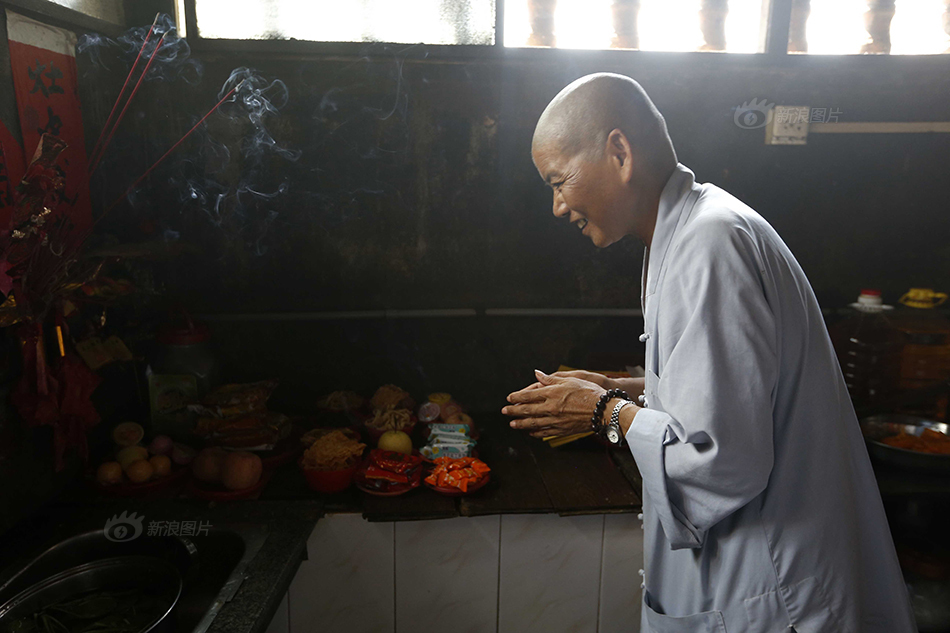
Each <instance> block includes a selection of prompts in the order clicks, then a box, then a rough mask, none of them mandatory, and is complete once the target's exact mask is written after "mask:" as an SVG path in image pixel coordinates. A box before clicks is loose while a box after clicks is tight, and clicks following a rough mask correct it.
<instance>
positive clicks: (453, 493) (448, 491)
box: [422, 473, 491, 497]
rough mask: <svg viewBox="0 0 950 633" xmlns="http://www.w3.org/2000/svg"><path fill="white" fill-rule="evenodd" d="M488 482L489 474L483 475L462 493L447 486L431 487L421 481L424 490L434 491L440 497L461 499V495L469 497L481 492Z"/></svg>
mask: <svg viewBox="0 0 950 633" xmlns="http://www.w3.org/2000/svg"><path fill="white" fill-rule="evenodd" d="M490 480H491V473H485V476H484V477H482V478H481V479H479V480H478V482H476V483H475V484H472V485H470V486H469V487H468V490H467V491H465V492H462V491H461V490H459V489H458V488H450V487H447V486H433V485H432V484H430V483H429V482H427V481H426V480H425V479H423V480H422V481H423V483H424V484H425V485H426V488H428V489H430V490H434V491H436V492H438V493H439V494H440V495H446V496H448V497H461V496H463V495H470V494H472V493H473V492H475V491H476V490H481V489H482V488H484V487H485V484H487V483H488V482H489V481H490Z"/></svg>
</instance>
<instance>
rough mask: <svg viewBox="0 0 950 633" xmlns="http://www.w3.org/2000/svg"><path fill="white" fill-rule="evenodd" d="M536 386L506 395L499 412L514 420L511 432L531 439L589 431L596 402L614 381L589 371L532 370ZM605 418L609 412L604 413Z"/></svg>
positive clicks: (613, 384)
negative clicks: (521, 432)
mask: <svg viewBox="0 0 950 633" xmlns="http://www.w3.org/2000/svg"><path fill="white" fill-rule="evenodd" d="M534 373H535V377H536V378H537V379H538V381H537V382H535V383H533V384H531V385H528V386H527V387H525V388H524V389H522V390H520V391H515V392H514V393H511V394H509V395H508V402H509V403H510V404H508V405H507V406H506V407H504V408H503V409H502V410H501V412H502V413H503V414H505V415H508V416H511V417H512V418H515V419H513V420H512V421H511V428H513V429H520V430H524V431H528V432H529V433H530V434H531V435H532V436H534V437H549V436H562V435H571V434H573V433H583V432H585V431H590V430H591V429H590V418H591V415H593V413H594V409H595V408H596V407H597V401H598V400H600V397H601V395H603V394H604V392H605V391H606V390H607V389H611V388H614V387H616V386H617V385H616V384H615V381H614V380H612V379H611V378H608V377H606V376H604V375H602V374H596V373H594V372H589V371H582V370H576V371H559V372H555V373H553V374H550V375H548V374H545V373H544V372H542V371H539V370H537V369H536V370H534ZM607 415H609V412H607Z"/></svg>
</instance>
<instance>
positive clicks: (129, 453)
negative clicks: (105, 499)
mask: <svg viewBox="0 0 950 633" xmlns="http://www.w3.org/2000/svg"><path fill="white" fill-rule="evenodd" d="M112 439H113V441H114V442H115V450H114V452H113V456H112V457H113V458H112V459H108V460H106V461H104V462H102V463H101V464H99V466H98V467H97V468H96V470H95V472H94V473H90V476H89V479H90V480H91V481H92V483H93V485H94V486H95V487H96V488H97V489H98V490H99V491H101V492H103V493H106V494H110V495H114V496H119V497H132V496H139V495H144V494H148V493H152V492H157V491H159V490H162V489H164V488H166V487H168V486H170V485H172V484H174V483H175V482H179V481H181V480H183V479H184V478H185V477H186V476H187V475H188V465H189V464H190V463H191V460H192V459H193V458H194V456H195V453H196V451H195V449H193V448H192V447H190V446H188V445H187V444H178V443H176V442H173V441H172V439H171V438H170V437H168V436H167V435H156V436H155V437H154V438H152V440H151V441H150V442H149V443H148V445H147V446H146V445H144V440H145V430H144V429H143V428H142V426H141V425H140V424H137V423H135V422H123V423H122V424H119V425H117V426H116V427H115V429H113V431H112Z"/></svg>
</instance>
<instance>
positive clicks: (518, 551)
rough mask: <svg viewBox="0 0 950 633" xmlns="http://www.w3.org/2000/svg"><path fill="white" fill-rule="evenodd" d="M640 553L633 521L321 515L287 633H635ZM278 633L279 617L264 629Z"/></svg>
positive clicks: (294, 590) (294, 588) (297, 582)
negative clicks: (382, 519)
mask: <svg viewBox="0 0 950 633" xmlns="http://www.w3.org/2000/svg"><path fill="white" fill-rule="evenodd" d="M642 548H643V540H642V532H641V528H640V522H639V521H638V520H637V518H636V516H635V515H632V514H622V515H595V516H580V517H559V516H557V515H548V514H535V515H507V516H490V517H477V518H457V519H448V520H442V521H416V522H400V523H369V522H367V521H365V520H363V518H362V517H361V516H360V515H358V514H337V515H330V516H327V517H325V518H324V519H321V520H320V522H319V523H318V524H317V526H316V528H315V529H314V531H313V534H312V535H311V537H310V540H309V541H308V543H307V551H308V555H309V560H307V561H304V563H303V564H302V565H301V566H300V571H299V572H298V573H297V577H296V578H295V579H294V582H293V584H292V585H291V587H290V591H289V592H288V596H287V603H288V613H289V622H290V624H289V630H290V632H291V633H317V632H320V633H337V632H339V633H379V632H389V631H392V632H394V633H395V632H398V633H428V632H430V631H431V632H433V633H434V632H439V633H443V632H444V631H446V630H451V631H453V632H454V633H482V632H497V633H532V632H538V633H542V632H544V633H548V632H550V631H558V632H559V633H560V632H569V631H577V632H585V633H587V632H589V633H594V632H598V631H599V632H601V633H612V632H615V631H632V632H636V631H638V630H639V621H640V588H639V587H640V577H639V575H638V574H637V571H638V569H639V568H640V567H642V560H643V552H642ZM282 609H283V605H282ZM282 613H284V612H283V611H281V612H279V613H278V616H277V618H275V619H279V618H281V617H284V616H282V615H281V614H282ZM284 631H286V629H285V628H283V622H280V623H276V624H272V630H271V631H269V633H283V632H284Z"/></svg>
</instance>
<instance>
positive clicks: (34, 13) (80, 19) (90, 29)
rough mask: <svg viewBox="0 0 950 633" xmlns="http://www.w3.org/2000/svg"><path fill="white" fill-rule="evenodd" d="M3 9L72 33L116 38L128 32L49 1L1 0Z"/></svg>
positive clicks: (115, 25) (119, 26) (113, 23)
mask: <svg viewBox="0 0 950 633" xmlns="http://www.w3.org/2000/svg"><path fill="white" fill-rule="evenodd" d="M3 8H9V9H11V10H13V11H15V12H17V13H21V14H23V15H25V16H26V17H29V18H33V19H34V20H39V21H41V22H44V23H46V24H50V25H52V26H57V27H60V28H64V29H69V30H73V31H76V30H78V31H80V32H87V33H101V34H102V35H106V36H108V37H118V36H120V35H122V34H123V33H125V31H126V30H128V25H127V24H117V23H115V22H109V21H108V20H103V19H100V18H96V17H93V16H91V15H87V14H85V13H83V12H81V11H76V10H75V9H70V8H69V7H64V6H63V5H61V4H56V3H55V2H50V1H49V0H2V2H0V9H3ZM126 22H128V15H126Z"/></svg>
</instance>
